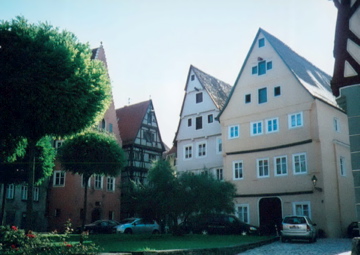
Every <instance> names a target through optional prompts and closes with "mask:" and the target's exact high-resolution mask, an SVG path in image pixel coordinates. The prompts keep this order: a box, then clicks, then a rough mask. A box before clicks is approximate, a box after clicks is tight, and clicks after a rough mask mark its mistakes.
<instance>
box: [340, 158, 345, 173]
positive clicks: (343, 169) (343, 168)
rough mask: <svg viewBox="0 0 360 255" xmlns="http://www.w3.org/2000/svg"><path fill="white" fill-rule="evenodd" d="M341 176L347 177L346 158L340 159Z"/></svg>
mask: <svg viewBox="0 0 360 255" xmlns="http://www.w3.org/2000/svg"><path fill="white" fill-rule="evenodd" d="M340 174H341V176H346V163H345V158H344V157H340Z"/></svg>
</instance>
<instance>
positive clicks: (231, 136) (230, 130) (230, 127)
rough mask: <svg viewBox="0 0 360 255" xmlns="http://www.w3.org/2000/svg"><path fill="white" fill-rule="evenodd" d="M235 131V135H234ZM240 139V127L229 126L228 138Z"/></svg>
mask: <svg viewBox="0 0 360 255" xmlns="http://www.w3.org/2000/svg"><path fill="white" fill-rule="evenodd" d="M236 131H237V133H236ZM239 137H240V126H239V125H231V126H229V127H228V138H229V139H235V138H239Z"/></svg>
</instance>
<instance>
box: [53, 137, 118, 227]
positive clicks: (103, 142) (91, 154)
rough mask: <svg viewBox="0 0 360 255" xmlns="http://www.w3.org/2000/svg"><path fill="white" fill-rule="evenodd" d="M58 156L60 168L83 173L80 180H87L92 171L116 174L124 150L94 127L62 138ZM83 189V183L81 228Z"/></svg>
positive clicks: (85, 181) (102, 173)
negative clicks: (68, 137)
mask: <svg viewBox="0 0 360 255" xmlns="http://www.w3.org/2000/svg"><path fill="white" fill-rule="evenodd" d="M58 157H59V160H60V162H61V165H62V166H63V167H64V169H66V170H68V171H71V172H72V173H74V174H80V175H83V180H84V183H88V181H89V178H90V177H91V175H93V174H98V175H106V176H117V175H119V174H120V171H121V169H122V168H123V167H124V164H125V156H124V152H123V150H122V148H121V147H120V145H119V144H118V143H117V141H116V139H115V138H114V137H113V136H111V135H109V134H106V133H103V132H100V131H95V130H93V131H89V132H86V133H83V134H78V135H75V136H74V137H73V138H71V139H67V140H65V142H64V143H63V145H62V146H61V147H60V149H59V152H58ZM87 191H88V186H87V185H85V192H84V207H83V208H84V215H83V218H82V228H83V227H84V225H85V222H86V212H87Z"/></svg>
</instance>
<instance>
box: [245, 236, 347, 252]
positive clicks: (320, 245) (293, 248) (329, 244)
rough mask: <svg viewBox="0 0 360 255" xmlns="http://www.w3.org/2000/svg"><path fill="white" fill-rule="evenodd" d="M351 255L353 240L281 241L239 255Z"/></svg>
mask: <svg viewBox="0 0 360 255" xmlns="http://www.w3.org/2000/svg"><path fill="white" fill-rule="evenodd" d="M261 254H266V255H289V254H291V255H350V254H351V239H345V238H344V239H335V238H325V239H318V240H317V242H316V243H307V242H302V241H298V242H290V243H288V242H286V243H282V242H280V241H278V242H275V243H271V244H268V245H264V246H262V247H259V248H256V249H252V250H248V251H246V252H242V253H239V254H238V255H261Z"/></svg>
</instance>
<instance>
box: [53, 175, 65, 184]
mask: <svg viewBox="0 0 360 255" xmlns="http://www.w3.org/2000/svg"><path fill="white" fill-rule="evenodd" d="M53 186H54V187H64V186H65V172H64V171H54V177H53Z"/></svg>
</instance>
